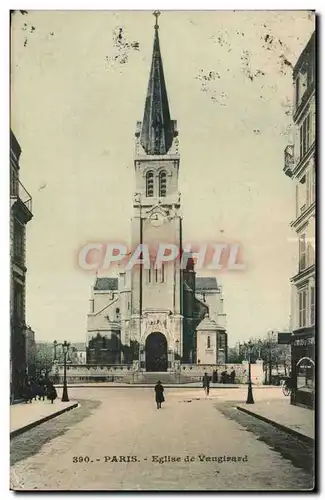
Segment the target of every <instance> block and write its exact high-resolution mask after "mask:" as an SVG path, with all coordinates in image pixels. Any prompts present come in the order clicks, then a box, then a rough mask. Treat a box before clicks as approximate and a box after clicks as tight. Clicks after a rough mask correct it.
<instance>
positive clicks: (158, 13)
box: [152, 10, 161, 30]
mask: <svg viewBox="0 0 325 500" xmlns="http://www.w3.org/2000/svg"><path fill="white" fill-rule="evenodd" d="M160 14H161V12H160V11H159V10H155V12H153V14H152V15H153V16H155V18H156V24H155V29H156V30H158V29H159V24H158V17H159V16H160Z"/></svg>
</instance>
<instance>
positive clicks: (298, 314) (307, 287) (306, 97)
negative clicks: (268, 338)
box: [284, 32, 316, 407]
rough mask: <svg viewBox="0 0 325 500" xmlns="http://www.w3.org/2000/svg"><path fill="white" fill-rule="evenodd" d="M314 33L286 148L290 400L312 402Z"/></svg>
mask: <svg viewBox="0 0 325 500" xmlns="http://www.w3.org/2000/svg"><path fill="white" fill-rule="evenodd" d="M315 43H316V33H315V32H314V33H313V35H312V36H311V38H310V40H309V42H308V43H307V45H306V47H305V49H304V50H303V52H302V53H301V55H300V57H299V59H298V61H297V63H296V65H295V67H294V70H293V79H294V109H293V127H294V140H293V143H292V144H290V145H288V146H287V147H286V149H285V166H284V173H285V174H286V175H287V176H288V177H290V179H291V180H292V181H293V182H294V184H295V187H296V206H295V213H294V217H293V221H292V222H291V227H292V228H293V229H294V230H295V232H296V235H297V238H296V244H297V247H296V248H297V255H298V259H297V260H298V266H297V269H296V273H295V275H294V276H293V277H292V279H291V283H292V311H291V320H292V331H293V335H292V375H293V379H294V382H295V387H294V390H293V392H292V403H293V404H303V405H307V406H310V407H313V405H314V392H315V322H316V282H315V273H316V270H315V244H316V240H315V215H316V161H315V140H316V118H315V113H316V101H315V85H316V57H315Z"/></svg>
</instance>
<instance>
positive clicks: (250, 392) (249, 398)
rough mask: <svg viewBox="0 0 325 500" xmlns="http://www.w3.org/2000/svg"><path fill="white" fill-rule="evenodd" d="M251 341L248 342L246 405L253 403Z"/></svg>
mask: <svg viewBox="0 0 325 500" xmlns="http://www.w3.org/2000/svg"><path fill="white" fill-rule="evenodd" d="M251 347H252V343H251V341H249V342H248V391H247V400H246V404H247V405H252V404H254V398H253V390H252V372H251Z"/></svg>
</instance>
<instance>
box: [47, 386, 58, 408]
mask: <svg viewBox="0 0 325 500" xmlns="http://www.w3.org/2000/svg"><path fill="white" fill-rule="evenodd" d="M46 394H47V399H49V400H50V401H51V403H52V404H53V401H54V400H55V399H56V398H57V397H58V393H57V392H56V389H55V387H54V385H53V382H52V381H51V380H48V382H47V386H46Z"/></svg>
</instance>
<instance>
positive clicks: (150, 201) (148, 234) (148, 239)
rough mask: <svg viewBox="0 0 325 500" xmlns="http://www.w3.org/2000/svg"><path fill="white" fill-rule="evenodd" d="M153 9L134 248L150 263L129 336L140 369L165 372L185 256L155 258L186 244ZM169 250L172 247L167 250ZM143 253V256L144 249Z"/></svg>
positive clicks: (143, 270) (177, 348)
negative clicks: (137, 347) (141, 247)
mask: <svg viewBox="0 0 325 500" xmlns="http://www.w3.org/2000/svg"><path fill="white" fill-rule="evenodd" d="M159 15H160V13H159V12H157V11H156V12H154V16H155V18H156V22H155V25H154V43H153V54H152V62H151V69H150V75H149V83H148V89H147V96H146V100H145V106H144V114H143V119H142V121H139V122H137V127H136V132H135V156H134V171H135V193H134V200H133V218H132V235H131V241H132V251H134V249H136V248H137V247H139V245H144V246H146V248H148V250H149V254H150V265H144V264H138V265H135V266H134V267H133V268H132V270H131V271H130V272H131V293H132V300H131V325H130V326H131V328H130V339H131V340H137V341H138V342H139V343H140V359H139V361H140V368H141V369H143V370H147V371H166V370H169V369H170V370H171V369H173V368H174V361H175V360H177V359H178V360H179V359H180V358H181V356H182V345H183V341H182V328H183V326H182V325H183V317H182V293H181V290H182V283H181V270H180V259H179V258H176V259H174V260H172V261H169V262H165V263H162V265H161V266H160V267H159V268H158V267H157V265H156V262H155V257H156V252H157V248H158V246H159V244H166V245H168V244H172V245H176V246H177V248H178V249H179V254H180V252H181V248H182V217H181V213H180V193H179V190H178V174H179V165H180V157H179V150H178V132H177V123H176V121H175V120H171V118H170V112H169V103H168V97H167V90H166V83H165V77H164V71H163V63H162V57H161V51H160V43H159V25H158V17H159ZM167 253H168V252H167ZM142 257H144V255H143V254H142Z"/></svg>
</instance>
